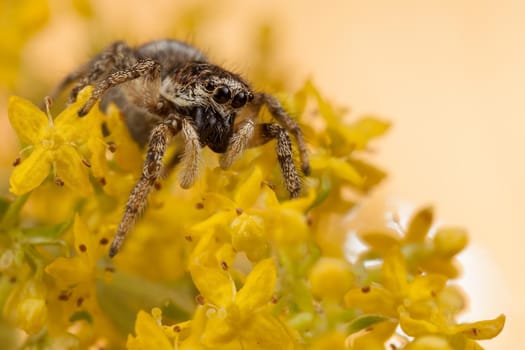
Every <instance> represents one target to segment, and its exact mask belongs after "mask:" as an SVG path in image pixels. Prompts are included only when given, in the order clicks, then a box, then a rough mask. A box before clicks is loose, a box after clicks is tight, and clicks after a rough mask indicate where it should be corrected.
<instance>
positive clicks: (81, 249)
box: [78, 244, 87, 253]
mask: <svg viewBox="0 0 525 350" xmlns="http://www.w3.org/2000/svg"><path fill="white" fill-rule="evenodd" d="M78 250H80V251H81V252H82V253H85V252H86V250H87V247H86V245H85V244H80V245H79V246H78Z"/></svg>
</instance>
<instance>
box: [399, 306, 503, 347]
mask: <svg viewBox="0 0 525 350" xmlns="http://www.w3.org/2000/svg"><path fill="white" fill-rule="evenodd" d="M400 325H401V328H402V329H403V331H404V332H405V333H406V334H407V335H409V336H412V337H416V338H423V337H428V336H431V335H442V339H446V340H447V344H449V345H450V347H451V348H453V349H457V350H467V349H468V350H471V349H481V347H480V346H479V345H478V344H477V342H476V340H485V339H491V338H494V337H496V336H497V335H498V334H499V333H500V332H501V331H502V330H503V326H504V325H505V316H504V315H500V316H498V317H496V318H495V319H493V320H485V321H478V322H472V323H460V324H456V323H455V322H452V321H450V320H447V317H446V315H443V314H442V313H434V314H433V315H432V317H431V318H430V319H428V320H425V319H417V318H413V317H412V316H411V315H410V314H409V313H408V312H405V311H403V312H402V313H401V319H400ZM411 349H418V350H419V349H427V348H425V347H416V346H414V347H413V348H411ZM443 349H447V348H445V347H443Z"/></svg>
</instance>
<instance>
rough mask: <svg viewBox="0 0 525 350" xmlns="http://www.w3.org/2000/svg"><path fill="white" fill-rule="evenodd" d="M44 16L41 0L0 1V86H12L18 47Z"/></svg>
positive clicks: (46, 8) (46, 6)
mask: <svg viewBox="0 0 525 350" xmlns="http://www.w3.org/2000/svg"><path fill="white" fill-rule="evenodd" d="M48 17H49V4H48V2H47V1H45V0H44V1H43V0H21V1H1V2H0V38H2V40H0V85H2V86H7V87H8V88H9V89H12V88H14V87H15V83H16V80H17V77H18V73H19V68H20V67H19V66H20V56H21V51H22V48H23V47H24V45H25V44H26V43H27V41H28V39H30V38H31V36H32V35H34V34H35V33H36V32H37V31H38V30H39V29H40V28H41V27H42V26H43V25H44V24H45V23H46V22H47V20H48Z"/></svg>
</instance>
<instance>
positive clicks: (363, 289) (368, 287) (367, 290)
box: [361, 286, 370, 293]
mask: <svg viewBox="0 0 525 350" xmlns="http://www.w3.org/2000/svg"><path fill="white" fill-rule="evenodd" d="M361 292H363V293H368V292H370V286H364V287H363V288H361Z"/></svg>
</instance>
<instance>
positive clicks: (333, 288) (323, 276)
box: [308, 257, 354, 301]
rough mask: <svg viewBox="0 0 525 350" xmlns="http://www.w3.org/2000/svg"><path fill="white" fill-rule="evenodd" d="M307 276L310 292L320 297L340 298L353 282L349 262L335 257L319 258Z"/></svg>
mask: <svg viewBox="0 0 525 350" xmlns="http://www.w3.org/2000/svg"><path fill="white" fill-rule="evenodd" d="M308 277H309V281H310V286H311V287H312V293H313V294H314V295H315V296H316V297H318V298H321V299H324V298H326V299H333V300H336V301H337V300H341V298H342V297H343V295H344V294H345V293H346V292H347V291H348V290H349V289H350V288H351V287H352V285H353V284H354V281H353V278H354V276H353V273H352V270H351V269H350V266H349V264H348V263H346V262H344V261H342V260H340V259H336V258H328V257H323V258H321V259H319V260H318V261H317V262H316V263H315V265H314V266H313V267H312V269H311V270H310V274H309V276H308Z"/></svg>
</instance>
